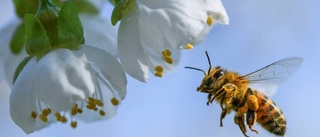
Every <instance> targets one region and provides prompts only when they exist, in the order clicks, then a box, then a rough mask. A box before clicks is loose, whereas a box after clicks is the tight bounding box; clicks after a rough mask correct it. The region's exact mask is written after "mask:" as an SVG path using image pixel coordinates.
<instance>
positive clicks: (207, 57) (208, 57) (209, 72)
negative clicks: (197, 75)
mask: <svg viewBox="0 0 320 137" xmlns="http://www.w3.org/2000/svg"><path fill="white" fill-rule="evenodd" d="M206 55H207V59H208V63H209V70H208V74H210V70H211V61H210V57H209V55H208V51H206Z"/></svg>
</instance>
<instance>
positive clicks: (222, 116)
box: [220, 103, 227, 127]
mask: <svg viewBox="0 0 320 137" xmlns="http://www.w3.org/2000/svg"><path fill="white" fill-rule="evenodd" d="M220 107H221V109H222V112H221V115H220V127H223V123H222V120H223V119H224V117H226V115H227V110H226V109H225V108H223V105H222V103H220Z"/></svg>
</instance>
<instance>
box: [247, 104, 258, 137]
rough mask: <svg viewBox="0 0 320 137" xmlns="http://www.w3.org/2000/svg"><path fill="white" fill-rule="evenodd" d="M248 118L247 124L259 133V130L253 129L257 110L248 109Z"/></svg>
mask: <svg viewBox="0 0 320 137" xmlns="http://www.w3.org/2000/svg"><path fill="white" fill-rule="evenodd" d="M246 116H247V117H246V120H247V124H248V126H249V129H250V130H251V131H252V132H256V133H257V134H258V131H257V130H254V129H252V126H253V125H254V123H255V122H256V118H257V114H256V112H254V111H252V110H250V109H248V112H247V114H246Z"/></svg>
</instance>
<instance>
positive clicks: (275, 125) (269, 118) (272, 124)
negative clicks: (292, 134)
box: [256, 92, 287, 136]
mask: <svg viewBox="0 0 320 137" xmlns="http://www.w3.org/2000/svg"><path fill="white" fill-rule="evenodd" d="M257 98H258V102H259V108H258V110H257V111H256V113H257V122H258V123H259V124H260V125H261V126H262V127H263V128H264V129H266V130H268V131H269V132H270V133H273V134H275V135H278V136H284V134H285V133H286V124H287V122H286V119H285V117H284V115H283V112H282V110H281V109H280V108H279V107H278V106H277V105H276V104H275V103H274V102H273V101H272V100H271V99H269V98H268V97H267V96H265V95H264V94H262V93H260V92H257Z"/></svg>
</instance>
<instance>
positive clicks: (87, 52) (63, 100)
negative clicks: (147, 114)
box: [10, 45, 126, 134]
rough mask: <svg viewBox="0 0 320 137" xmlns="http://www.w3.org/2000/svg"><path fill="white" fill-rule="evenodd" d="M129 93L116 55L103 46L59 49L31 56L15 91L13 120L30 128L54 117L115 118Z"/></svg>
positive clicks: (73, 121)
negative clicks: (121, 102) (34, 56)
mask: <svg viewBox="0 0 320 137" xmlns="http://www.w3.org/2000/svg"><path fill="white" fill-rule="evenodd" d="M125 96H126V77H125V73H124V70H123V69H122V66H121V65H120V63H119V62H118V61H117V59H116V58H115V57H114V56H112V55H111V54H109V53H108V52H105V51H103V50H101V49H98V48H94V47H90V46H87V45H83V46H81V48H80V50H77V51H70V50H68V49H56V50H53V51H51V52H49V53H48V54H46V55H45V56H44V57H42V58H41V59H40V60H38V61H37V60H36V59H35V58H32V59H30V60H29V62H28V63H27V64H26V66H25V67H24V69H23V70H22V71H21V73H20V75H19V76H18V78H17V79H16V81H15V82H14V85H13V87H12V91H11V95H10V114H11V117H12V119H13V121H14V122H15V123H16V124H17V125H18V126H19V127H20V128H21V129H22V130H23V131H24V132H26V133H27V134H29V133H32V132H34V131H36V130H39V129H41V128H43V127H46V126H48V125H50V123H52V122H63V123H64V122H70V123H71V126H72V127H76V120H83V121H86V122H92V121H96V120H101V119H108V118H111V117H112V116H113V115H114V114H115V111H116V108H117V105H118V104H119V103H120V101H121V100H123V99H124V98H125Z"/></svg>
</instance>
